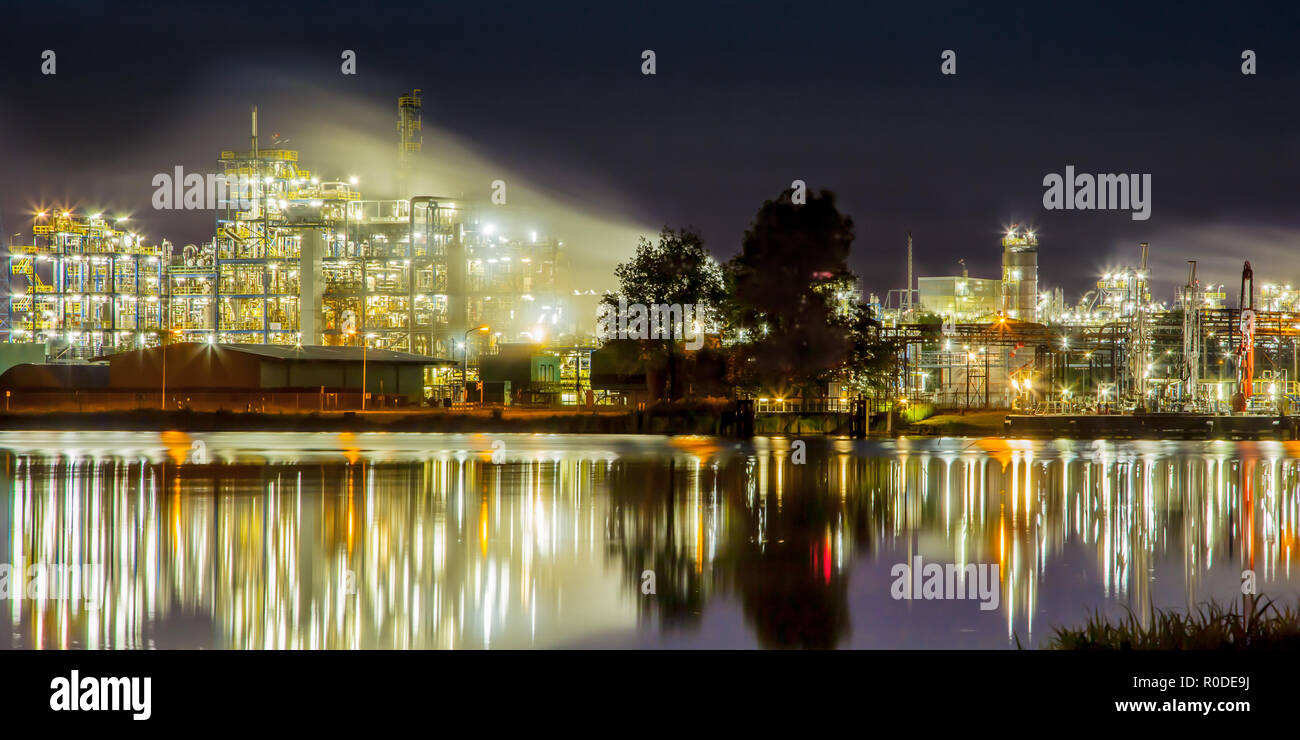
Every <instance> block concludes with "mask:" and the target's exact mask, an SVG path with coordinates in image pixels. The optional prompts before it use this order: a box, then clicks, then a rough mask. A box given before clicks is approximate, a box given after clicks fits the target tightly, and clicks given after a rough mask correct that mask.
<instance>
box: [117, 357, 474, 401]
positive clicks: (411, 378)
mask: <svg viewBox="0 0 1300 740" xmlns="http://www.w3.org/2000/svg"><path fill="white" fill-rule="evenodd" d="M98 359H101V360H104V361H106V362H108V366H109V371H108V384H109V388H111V389H113V390H123V391H126V390H145V389H157V388H160V387H163V383H164V373H165V374H166V375H165V378H166V379H165V383H166V387H167V388H169V389H175V390H177V391H180V390H188V389H193V390H195V391H245V392H265V391H273V392H280V391H297V392H312V391H318V390H323V391H324V392H347V391H358V392H359V391H360V390H361V384H362V375H363V373H364V376H365V387H366V390H367V391H368V392H369V393H371V394H379V395H383V396H386V397H401V398H402V399H405V400H404V401H402V403H403V404H418V403H420V402H422V401H423V400H424V395H425V386H426V379H427V375H428V373H426V370H430V371H432V370H437V369H439V368H449V367H452V366H454V365H455V363H454V362H452V361H450V360H440V359H437V358H433V357H426V356H424V355H413V354H410V353H407V352H396V351H393V350H385V349H370V350H365V351H364V352H363V349H362V348H361V347H320V346H309V347H297V346H285V345H274V344H215V343H214V344H208V343H206V342H181V343H177V344H169V345H166V346H165V347H150V348H147V349H139V350H134V351H130V352H120V353H117V354H112V355H107V356H105V357H102V358H98Z"/></svg>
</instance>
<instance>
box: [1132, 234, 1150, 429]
mask: <svg viewBox="0 0 1300 740" xmlns="http://www.w3.org/2000/svg"><path fill="white" fill-rule="evenodd" d="M1140 246H1141V248H1142V263H1141V266H1140V267H1138V269H1137V271H1136V272H1134V273H1133V276H1132V277H1131V278H1130V282H1129V295H1130V296H1131V298H1132V300H1133V320H1132V322H1131V324H1130V327H1131V329H1130V331H1129V341H1128V345H1129V347H1128V349H1129V352H1128V361H1129V381H1130V382H1131V383H1132V384H1133V385H1132V388H1133V395H1134V396H1136V400H1137V407H1138V408H1139V409H1145V407H1146V396H1147V393H1146V391H1147V381H1146V378H1147V349H1148V341H1147V320H1146V313H1147V306H1146V290H1145V288H1146V282H1147V243H1146V242H1142V244H1141V245H1140Z"/></svg>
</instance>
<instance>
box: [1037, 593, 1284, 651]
mask: <svg viewBox="0 0 1300 740" xmlns="http://www.w3.org/2000/svg"><path fill="white" fill-rule="evenodd" d="M1245 601H1246V603H1244V604H1238V602H1236V601H1234V602H1233V603H1231V604H1229V605H1228V606H1224V605H1223V604H1220V603H1219V602H1217V601H1213V600H1212V601H1209V602H1207V603H1204V604H1202V605H1200V606H1199V607H1197V608H1196V609H1195V610H1194V611H1188V610H1178V609H1170V610H1160V609H1156V610H1154V611H1153V613H1152V615H1151V618H1150V619H1148V620H1146V624H1145V625H1144V624H1143V620H1141V619H1139V618H1138V616H1137V615H1136V614H1134V613H1133V611H1132V610H1129V612H1128V613H1127V614H1126V615H1125V616H1124V617H1121V618H1119V619H1115V620H1111V619H1109V618H1107V617H1105V616H1103V615H1102V614H1100V613H1094V614H1093V616H1092V617H1091V618H1090V619H1089V620H1088V622H1087V624H1085V625H1084V626H1082V627H1078V628H1068V627H1057V628H1055V629H1054V631H1053V634H1052V637H1051V638H1050V639H1049V641H1048V643H1047V649H1049V650H1300V610H1298V609H1297V607H1293V606H1284V607H1278V606H1277V605H1276V604H1275V603H1274V602H1273V601H1272V600H1271V599H1268V598H1265V597H1254V598H1247V599H1246V600H1245Z"/></svg>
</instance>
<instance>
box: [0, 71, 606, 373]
mask: <svg viewBox="0 0 1300 740" xmlns="http://www.w3.org/2000/svg"><path fill="white" fill-rule="evenodd" d="M421 104H422V101H421V96H420V91H419V90H414V91H412V92H410V93H408V94H405V95H403V96H401V97H400V98H399V100H398V124H397V130H398V141H397V172H398V178H397V180H398V183H399V187H400V188H402V189H403V191H402V192H403V193H404V192H405V191H404V189H405V188H406V187H408V183H409V182H410V179H411V172H412V168H413V166H414V160H415V156H416V155H418V154H419V152H420V150H421V146H422V135H421V120H420V109H421ZM251 123H252V126H251V136H250V137H249V141H248V147H247V148H246V149H242V150H228V151H223V152H221V153H220V155H219V157H218V160H217V164H218V165H219V171H217V172H215V173H213V174H212V175H208V176H207V182H208V183H213V182H216V183H218V184H219V185H220V187H219V188H217V192H218V193H219V196H218V197H217V199H216V200H215V201H213V200H212V194H211V193H209V194H208V196H207V197H208V199H209V206H215V212H216V217H215V228H214V233H213V236H212V238H211V239H210V240H208V241H207V242H206V243H202V244H189V245H185V246H183V247H177V246H174V245H173V244H172V243H171V242H169V241H167V240H162V241H159V242H157V243H148V242H147V240H146V239H145V237H143V236H142V235H141V234H139V233H136V232H135V231H133V230H131V228H130V220H129V219H128V218H124V217H121V218H113V217H111V216H107V215H105V214H102V213H95V214H85V213H75V212H73V211H72V210H62V209H47V210H43V211H41V212H39V213H36V214H35V215H34V220H33V225H32V228H31V240H30V241H29V242H27V243H16V242H11V244H10V246H9V291H8V301H7V302H8V305H7V309H8V310H7V315H6V316H5V322H4V324H3V326H2V327H0V336H2V337H3V339H4V340H6V341H7V342H10V343H20V344H26V345H29V346H32V347H35V346H36V345H40V346H41V347H42V351H41V352H40V353H38V354H40V355H44V357H43V358H41V359H48V360H52V361H70V360H87V359H90V358H95V357H101V356H106V355H108V354H111V353H114V352H120V351H124V350H135V349H140V348H149V347H156V346H159V345H160V344H164V343H180V342H190V343H207V344H218V345H224V344H238V345H243V344H261V345H289V346H295V347H297V346H304V345H306V346H318V345H319V346H357V347H365V348H368V349H371V350H392V351H399V352H406V353H410V354H414V355H420V356H428V357H435V358H455V357H457V356H459V357H461V358H464V357H466V356H467V354H469V353H473V354H475V355H476V356H477V355H481V354H487V353H490V352H491V353H494V352H496V351H497V349H498V348H499V347H502V346H511V345H514V344H520V343H527V344H529V345H532V346H539V345H543V344H554V343H555V341H554V340H556V339H558V338H560V337H562V336H563V337H566V343H567V344H568V345H573V346H574V347H578V346H579V345H582V344H583V342H582V341H580V340H572V339H567V338H568V337H571V335H573V334H574V332H575V330H576V324H575V323H574V321H573V317H574V314H573V311H572V309H571V308H570V307H569V306H568V305H567V296H566V294H565V292H564V291H562V290H561V289H560V287H559V284H558V277H559V276H560V275H561V274H562V273H563V268H564V264H565V260H566V257H565V252H564V249H563V243H562V242H560V241H558V240H556V239H554V238H551V237H548V236H544V235H540V234H538V232H536V231H534V230H532V228H529V229H528V230H527V231H525V232H523V233H510V232H509V230H508V228H507V227H506V226H504V225H503V223H502V221H503V219H507V218H508V214H507V215H506V216H500V215H498V214H501V213H502V212H505V211H506V210H507V209H505V208H504V207H502V206H497V205H492V204H487V203H479V202H473V201H467V200H466V199H464V198H459V197H441V196H425V195H413V196H410V197H404V198H400V199H392V200H367V199H365V198H364V197H363V196H362V192H361V190H360V188H359V186H358V182H357V180H356V178H343V179H330V178H327V177H323V176H320V175H318V174H317V173H315V172H312V171H310V170H309V169H307V168H306V167H304V166H302V165H301V164H300V162H299V157H298V152H297V151H295V150H292V149H286V148H283V147H282V146H279V145H278V144H276V143H272V145H271V146H269V147H264V146H262V142H261V141H260V140H259V136H258V119H257V110H256V109H253V111H252V118H251ZM177 177H178V179H179V178H180V177H181V173H180V172H179V171H178V172H177ZM192 177H198V176H192ZM186 182H187V183H188V179H187V180H186ZM155 184H157V183H155ZM155 197H157V196H155ZM180 197H181V194H180V183H179V182H178V183H177V198H180ZM489 211H491V212H492V213H491V214H490V215H489ZM164 340H165V341H164ZM589 351H590V349H589V348H587V352H586V355H583V356H579V355H581V354H582V353H575V352H573V351H570V352H569V353H568V354H566V355H565V357H564V360H565V363H564V365H565V367H566V368H567V372H568V374H569V375H572V376H573V378H572V379H573V380H574V383H572V384H571V385H573V386H574V389H575V390H576V388H577V386H576V383H577V380H578V378H577V375H579V374H581V373H583V372H586V371H589ZM461 379H462V380H464V379H466V378H464V377H462V378H461ZM555 380H556V381H558V380H560V378H559V377H557V378H555Z"/></svg>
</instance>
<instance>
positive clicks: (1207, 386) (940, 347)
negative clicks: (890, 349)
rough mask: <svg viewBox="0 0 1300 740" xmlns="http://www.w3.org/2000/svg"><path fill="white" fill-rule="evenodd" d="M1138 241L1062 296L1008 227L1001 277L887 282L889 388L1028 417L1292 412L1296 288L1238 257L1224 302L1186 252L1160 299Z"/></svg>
mask: <svg viewBox="0 0 1300 740" xmlns="http://www.w3.org/2000/svg"><path fill="white" fill-rule="evenodd" d="M1149 250H1150V247H1149V245H1147V244H1145V243H1143V244H1141V245H1138V247H1137V248H1136V250H1135V254H1134V256H1135V257H1136V258H1137V259H1136V261H1135V263H1134V264H1133V265H1131V266H1124V267H1119V268H1116V269H1113V270H1111V271H1110V272H1108V273H1106V274H1104V275H1102V276H1100V278H1099V279H1098V281H1097V284H1096V287H1095V289H1092V290H1089V291H1087V292H1086V293H1085V294H1084V295H1083V296H1082V297H1081V299H1080V300H1079V302H1078V303H1077V304H1075V305H1073V306H1070V305H1067V304H1066V303H1065V301H1064V300H1063V296H1062V294H1061V292H1060V291H1059V290H1057V291H1047V290H1042V289H1041V288H1040V286H1039V281H1038V238H1037V235H1036V234H1035V233H1034V232H1033V231H1030V230H1022V229H1021V228H1019V227H1018V226H1012V227H1011V228H1010V229H1008V230H1007V232H1006V234H1005V235H1004V237H1003V239H1002V277H1001V280H995V279H981V278H972V277H970V276H969V274H967V273H966V272H965V271H964V270H963V274H962V275H960V276H940V277H920V278H918V279H917V281H916V287H915V288H912V287H911V286H909V288H908V289H905V290H901V291H892V292H891V293H890V294H889V297H890V302H889V303H886V304H885V305H878V307H877V314H878V316H879V317H880V319H881V323H882V328H881V333H882V335H883V336H885V337H887V338H889V339H892V340H893V341H894V342H896V343H897V347H898V348H899V350H898V351H899V359H900V363H899V367H900V369H899V371H898V373H897V377H896V378H895V387H896V389H897V390H898V392H899V394H900V396H901V397H902V398H904V399H906V400H907V401H908V402H926V403H931V404H933V405H935V406H936V407H941V408H958V409H971V408H1002V409H1010V410H1013V411H1020V412H1023V413H1034V414H1106V415H1110V414H1123V413H1132V412H1145V413H1148V414H1150V413H1161V412H1169V413H1178V414H1211V415H1212V414H1222V413H1234V412H1235V413H1241V412H1246V413H1251V414H1264V415H1288V414H1289V413H1291V410H1292V409H1293V408H1294V404H1295V403H1296V402H1298V401H1300V396H1298V395H1297V385H1296V379H1297V346H1296V344H1297V335H1298V334H1300V291H1296V290H1295V289H1293V288H1292V286H1289V285H1287V286H1277V285H1263V286H1260V287H1258V288H1257V287H1256V285H1255V282H1254V275H1253V272H1252V270H1251V267H1250V263H1249V262H1247V263H1246V264H1245V266H1244V268H1243V271H1242V278H1241V284H1240V286H1239V290H1238V291H1236V292H1235V294H1234V295H1232V298H1233V299H1235V303H1236V305H1235V306H1230V305H1227V304H1228V302H1229V298H1228V291H1226V290H1225V286H1222V285H1220V286H1217V287H1216V286H1212V285H1206V284H1203V283H1202V281H1201V279H1200V277H1199V276H1198V274H1197V263H1196V262H1195V261H1189V263H1188V272H1187V275H1186V278H1185V280H1183V281H1182V282H1183V285H1182V286H1181V287H1180V288H1178V290H1177V291H1176V295H1175V296H1174V300H1173V302H1172V303H1166V302H1162V301H1159V300H1157V299H1156V298H1155V297H1154V296H1153V295H1152V291H1151V272H1150V268H1149V256H1150V255H1149ZM909 251H910V240H909ZM909 265H910V254H909ZM1233 287H1238V286H1233ZM894 296H897V297H898V298H897V300H894ZM873 300H876V299H874V298H873ZM890 303H892V304H893V305H890Z"/></svg>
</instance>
